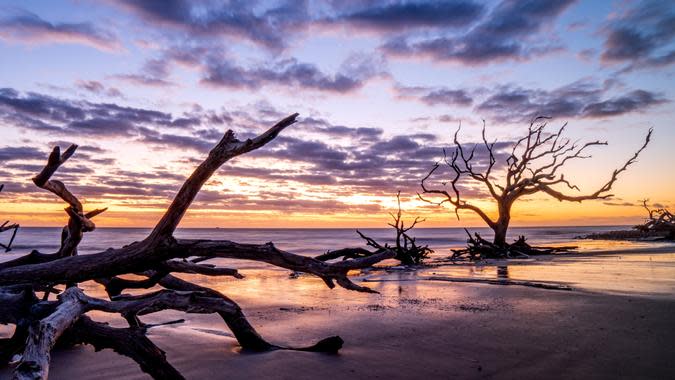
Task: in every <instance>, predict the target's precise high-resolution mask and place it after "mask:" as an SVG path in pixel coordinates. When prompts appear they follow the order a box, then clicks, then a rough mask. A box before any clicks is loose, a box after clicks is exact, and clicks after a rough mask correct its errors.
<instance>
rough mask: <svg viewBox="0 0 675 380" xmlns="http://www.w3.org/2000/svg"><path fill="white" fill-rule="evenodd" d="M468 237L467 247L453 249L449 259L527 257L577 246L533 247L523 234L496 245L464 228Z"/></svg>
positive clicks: (571, 250) (574, 248)
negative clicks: (472, 234) (510, 241)
mask: <svg viewBox="0 0 675 380" xmlns="http://www.w3.org/2000/svg"><path fill="white" fill-rule="evenodd" d="M464 231H466V233H467V235H469V238H468V240H467V247H466V248H464V249H453V250H452V252H453V253H452V256H450V260H457V259H461V258H468V259H469V260H482V259H509V258H528V257H530V256H536V255H553V254H560V253H569V252H573V251H574V250H576V249H577V247H571V246H570V247H533V246H531V245H530V244H528V243H527V241H526V239H525V236H519V237H518V239H516V240H515V241H514V242H513V243H511V244H508V243H506V244H504V245H497V244H494V243H492V242H489V241H487V240H485V239H483V238H482V237H481V236H480V235H479V234H478V233H474V236H471V234H470V233H469V231H468V230H467V229H464Z"/></svg>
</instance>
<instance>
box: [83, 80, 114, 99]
mask: <svg viewBox="0 0 675 380" xmlns="http://www.w3.org/2000/svg"><path fill="white" fill-rule="evenodd" d="M75 86H76V87H78V88H80V89H82V90H85V91H88V92H90V93H92V94H96V95H106V96H109V97H111V98H123V97H124V96H123V95H122V92H121V91H120V90H118V89H117V88H115V87H106V86H105V85H104V84H103V83H101V82H99V81H95V80H78V81H77V82H75Z"/></svg>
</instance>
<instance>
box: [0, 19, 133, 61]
mask: <svg viewBox="0 0 675 380" xmlns="http://www.w3.org/2000/svg"><path fill="white" fill-rule="evenodd" d="M0 39H3V40H7V41H20V42H27V43H31V44H48V43H74V44H81V45H87V46H91V47H93V48H96V49H99V50H104V51H119V50H121V49H122V47H121V44H120V42H119V41H118V40H117V37H116V36H115V35H114V34H112V33H110V32H108V31H105V30H103V29H101V28H99V27H97V26H94V25H92V24H91V23H88V22H82V23H51V22H48V21H45V20H43V19H42V18H40V16H38V15H36V14H34V13H30V12H27V11H20V12H18V14H16V15H14V16H11V17H6V18H4V19H1V20H0Z"/></svg>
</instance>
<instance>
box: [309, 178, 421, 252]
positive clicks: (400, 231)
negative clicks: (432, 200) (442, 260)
mask: <svg viewBox="0 0 675 380" xmlns="http://www.w3.org/2000/svg"><path fill="white" fill-rule="evenodd" d="M396 201H397V204H398V211H397V212H396V214H394V213H389V215H390V216H391V218H392V222H390V223H387V225H389V226H391V227H392V228H394V230H395V231H396V238H395V240H394V242H395V245H394V246H393V247H390V246H389V245H388V244H384V245H382V244H380V243H378V242H377V241H375V239H373V238H371V237H369V236H366V235H365V234H364V233H363V232H361V231H359V230H356V233H357V234H359V236H360V237H361V239H363V240H365V242H366V245H368V246H369V247H372V248H375V251H374V252H371V251H368V250H367V249H364V248H342V249H338V250H334V251H328V252H326V253H324V254H323V255H320V256H317V257H316V258H317V259H318V260H322V261H325V260H333V259H337V258H340V257H342V258H343V259H353V258H363V257H368V256H371V255H373V254H376V253H382V252H387V251H394V252H395V253H396V256H394V259H396V260H398V261H400V262H401V264H403V265H420V264H422V263H423V261H424V260H425V259H426V258H427V257H429V255H430V254H432V253H433V252H434V251H433V250H432V249H431V248H429V246H428V245H417V242H416V238H415V237H412V236H410V234H409V232H410V230H412V229H413V228H415V226H417V225H418V224H419V223H422V222H424V219H421V218H419V217H415V220H413V222H412V223H411V224H410V225H409V226H406V225H405V222H404V221H403V212H402V210H401V192H400V191H398V192H397V193H396Z"/></svg>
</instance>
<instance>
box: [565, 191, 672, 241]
mask: <svg viewBox="0 0 675 380" xmlns="http://www.w3.org/2000/svg"><path fill="white" fill-rule="evenodd" d="M647 202H648V200H646V199H645V200H643V201H642V207H644V209H645V210H647V220H646V221H645V222H644V223H643V224H639V225H637V226H634V227H633V229H632V230H619V231H608V232H599V233H594V234H590V235H586V236H579V237H578V238H580V239H596V240H651V241H661V240H670V241H672V240H675V216H674V215H673V214H672V213H671V212H670V211H669V210H668V209H667V208H665V207H663V208H655V209H651V208H649V205H648V204H647Z"/></svg>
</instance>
